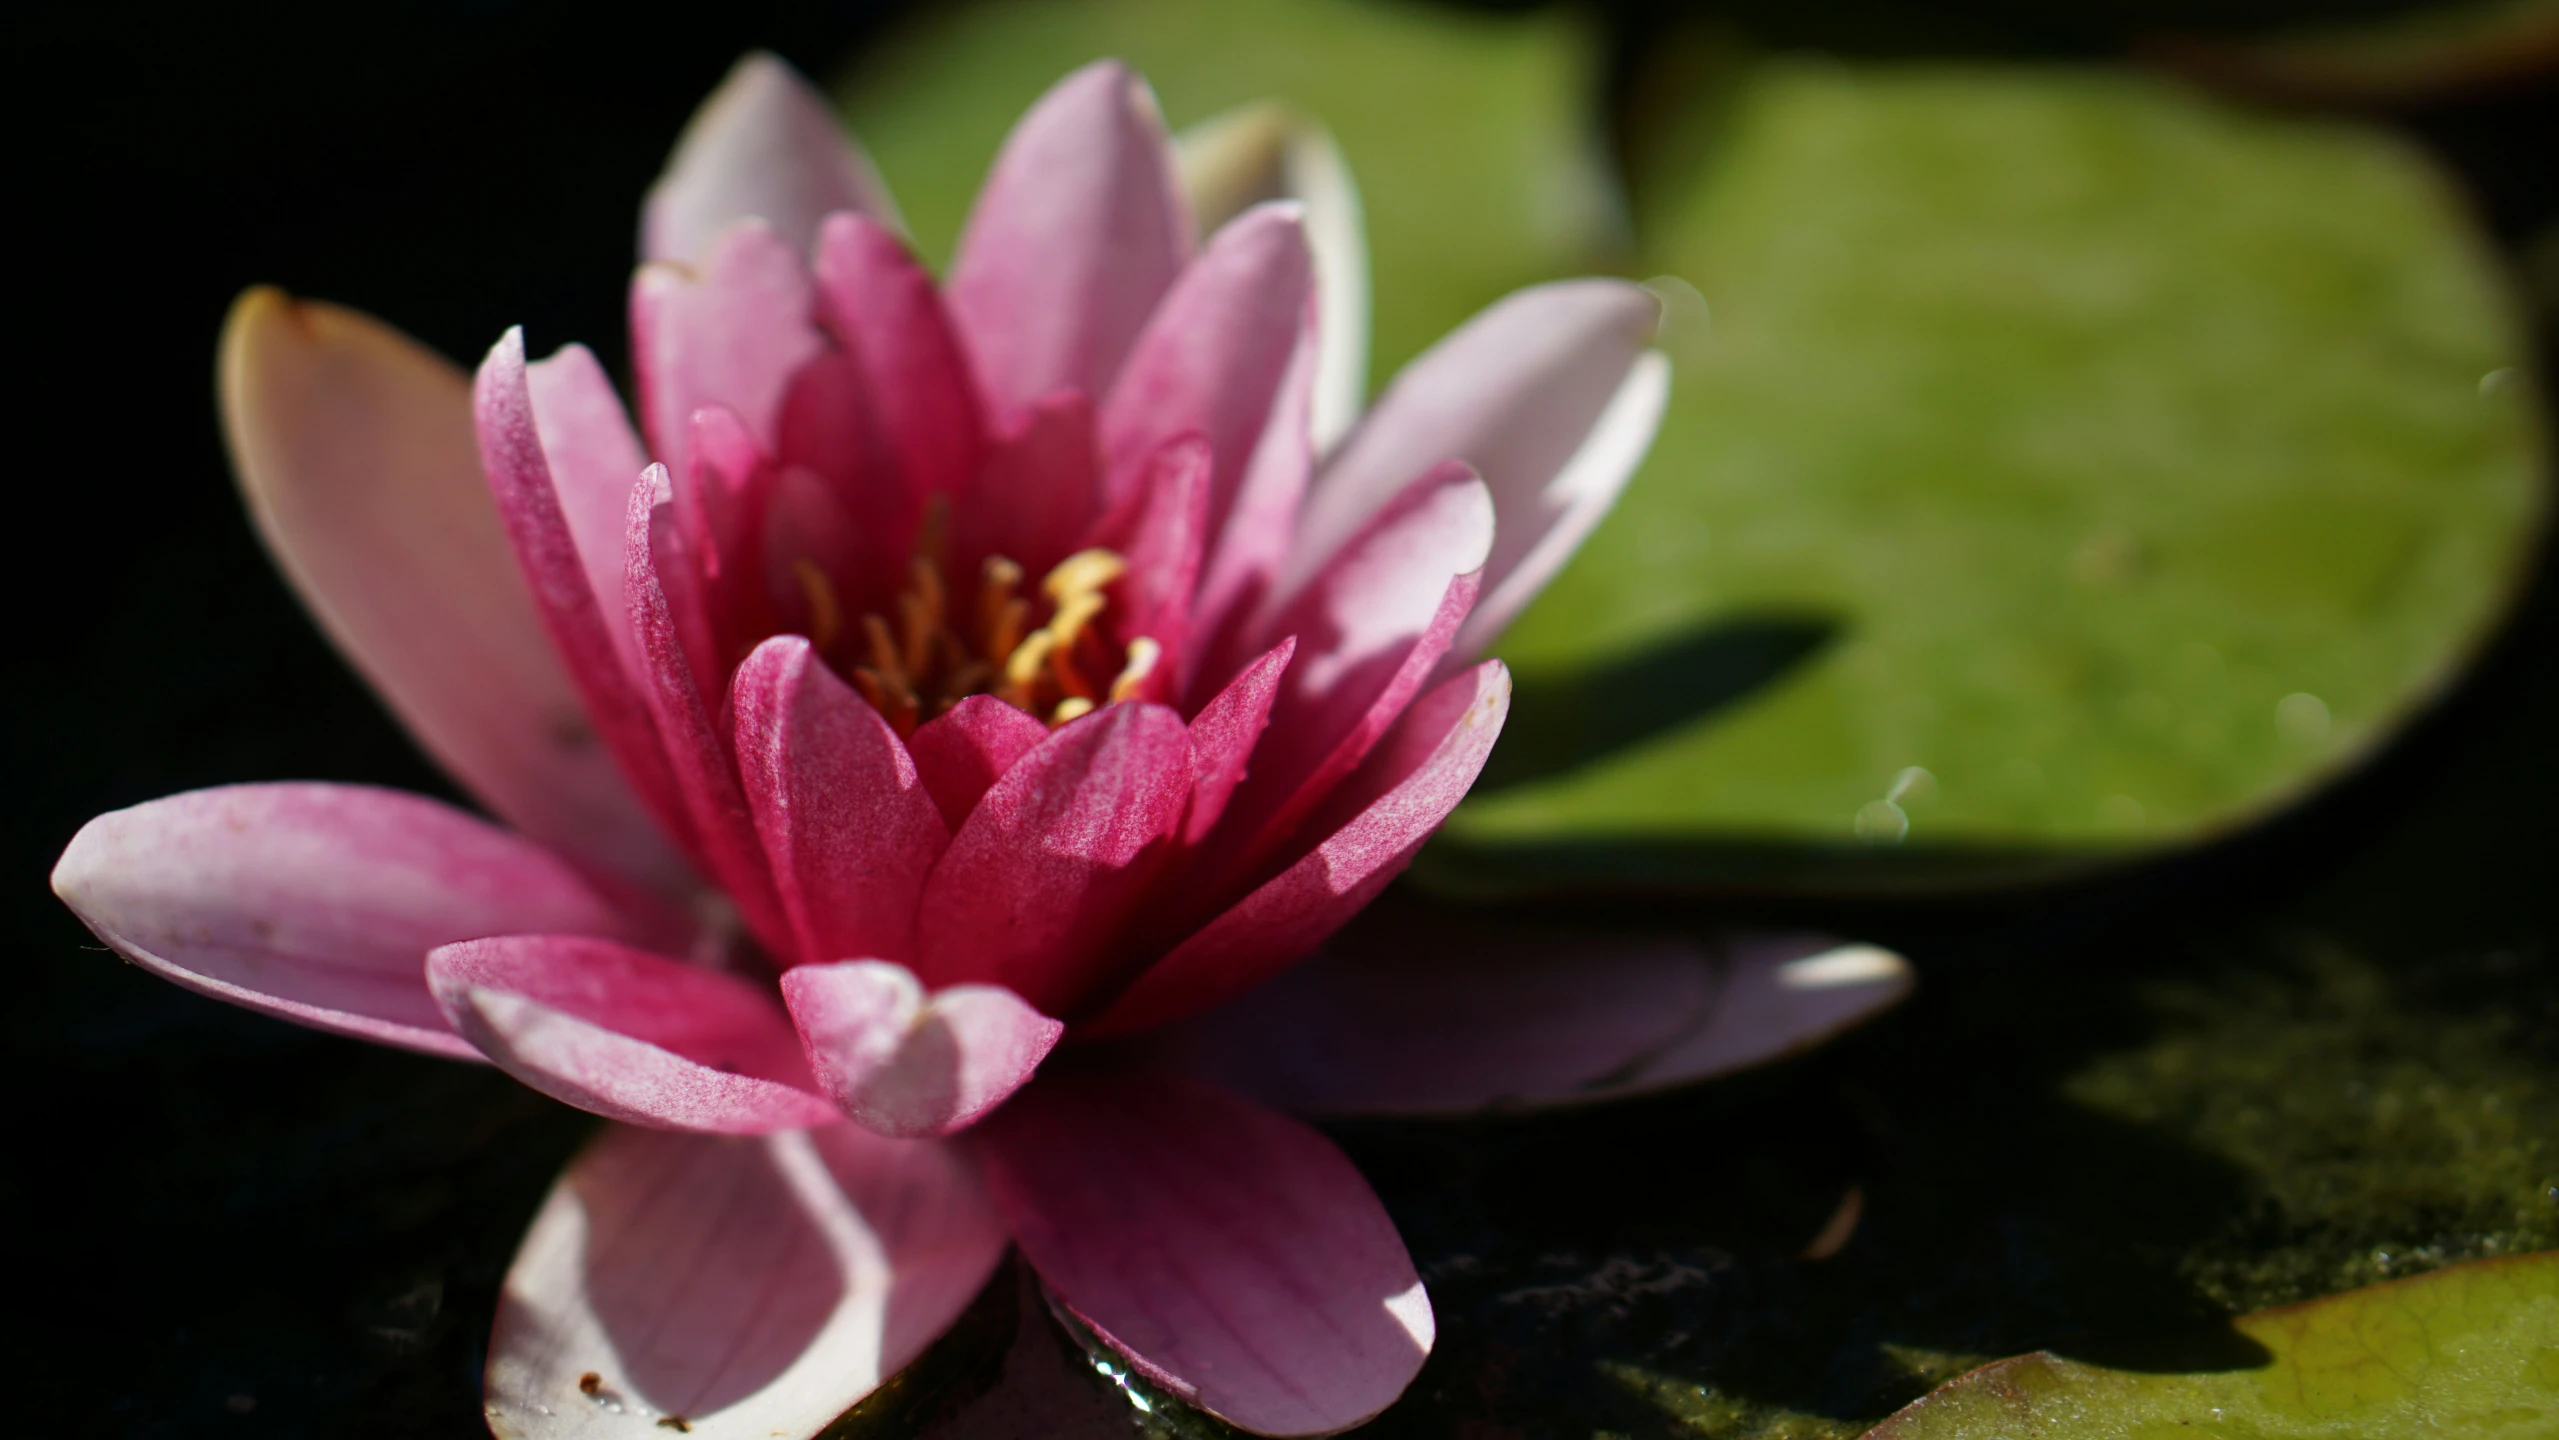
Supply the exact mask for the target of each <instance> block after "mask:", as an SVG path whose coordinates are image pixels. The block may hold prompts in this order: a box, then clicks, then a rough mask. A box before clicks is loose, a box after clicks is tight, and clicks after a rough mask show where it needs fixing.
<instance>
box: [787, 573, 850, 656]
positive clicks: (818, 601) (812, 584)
mask: <svg viewBox="0 0 2559 1440" xmlns="http://www.w3.org/2000/svg"><path fill="white" fill-rule="evenodd" d="M791 573H792V574H793V575H795V576H797V577H799V581H800V594H801V595H803V596H805V597H807V599H808V602H809V643H810V644H812V645H814V646H816V647H817V648H818V649H820V650H825V649H827V648H828V647H830V646H832V645H834V644H835V637H836V636H838V635H840V634H842V633H843V632H844V607H843V606H841V605H839V604H837V603H836V600H835V586H834V584H833V583H831V582H830V581H828V579H827V578H826V572H825V571H823V570H820V569H819V568H817V562H816V561H814V560H794V561H792V562H791Z"/></svg>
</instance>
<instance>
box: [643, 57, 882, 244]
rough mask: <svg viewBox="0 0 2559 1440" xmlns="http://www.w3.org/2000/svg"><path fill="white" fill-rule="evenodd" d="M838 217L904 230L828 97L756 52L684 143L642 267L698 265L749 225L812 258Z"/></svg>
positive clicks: (654, 206) (697, 115) (652, 220)
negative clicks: (731, 231)
mask: <svg viewBox="0 0 2559 1440" xmlns="http://www.w3.org/2000/svg"><path fill="white" fill-rule="evenodd" d="M838 210H858V211H861V212H862V213H864V214H866V215H873V216H877V217H878V218H879V219H881V220H884V221H886V222H887V223H888V224H890V225H892V226H894V225H896V224H898V223H899V222H898V218H897V206H896V205H895V204H894V203H893V202H892V201H891V200H890V199H889V192H888V187H887V186H885V185H883V184H881V183H880V175H879V172H878V171H877V170H875V169H873V168H872V166H871V157H869V156H868V155H865V154H863V153H862V147H861V146H860V145H858V144H855V143H854V140H853V137H852V135H851V134H850V133H849V132H847V131H846V130H845V128H844V126H843V123H842V122H841V121H839V120H838V119H836V116H835V111H834V110H833V108H831V107H830V106H828V104H827V103H826V97H825V96H823V95H821V94H819V93H818V92H817V88H816V87H815V86H812V85H811V84H809V82H808V81H806V80H804V79H802V78H800V74H799V72H798V71H796V70H793V69H792V68H791V67H790V66H789V65H788V64H786V63H784V62H783V60H782V59H781V57H779V56H776V55H773V54H770V53H768V52H766V51H762V50H758V51H755V52H754V53H752V54H749V55H747V56H745V57H744V58H742V59H740V60H739V61H738V62H737V64H736V65H735V66H733V67H731V69H730V70H729V74H728V78H727V79H725V80H723V81H721V82H720V88H719V89H717V90H714V91H712V92H711V96H710V98H709V99H707V100H704V101H703V102H702V106H701V108H700V109H698V110H695V111H694V112H693V118H692V119H691V120H690V121H688V122H687V123H686V124H685V127H684V133H683V134H682V135H680V136H678V137H676V142H675V153H674V154H672V155H669V156H668V157H667V162H666V171H665V173H664V174H662V175H660V176H658V179H657V183H656V184H654V185H651V186H650V187H649V198H648V200H647V202H646V203H644V204H643V205H642V206H641V208H640V258H641V259H642V260H677V261H682V262H684V263H687V264H691V263H694V262H696V261H699V260H701V259H702V258H703V257H704V256H705V255H707V254H709V253H710V249H711V244H712V242H713V241H714V240H716V239H718V238H719V235H720V232H721V231H723V230H726V229H727V228H728V227H729V226H730V225H732V224H734V223H735V222H737V221H739V220H743V219H745V218H746V217H747V216H750V215H753V216H756V217H758V218H760V219H761V220H763V221H764V223H766V224H767V225H770V226H772V227H773V232H774V233H775V234H776V235H779V236H780V237H782V241H783V243H785V244H787V245H789V246H790V247H791V248H793V249H794V250H797V251H799V252H800V253H802V254H807V253H808V249H809V246H810V244H811V242H813V241H814V240H815V239H816V238H817V233H818V222H820V221H821V220H824V219H825V218H826V217H827V216H829V215H831V214H833V213H835V212H836V211H838Z"/></svg>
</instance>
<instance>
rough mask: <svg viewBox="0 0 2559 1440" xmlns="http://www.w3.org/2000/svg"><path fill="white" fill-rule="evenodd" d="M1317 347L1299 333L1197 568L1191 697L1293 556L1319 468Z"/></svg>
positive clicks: (1237, 647)
mask: <svg viewBox="0 0 2559 1440" xmlns="http://www.w3.org/2000/svg"><path fill="white" fill-rule="evenodd" d="M1318 353H1319V352H1318V348H1317V344H1316V336H1315V333H1314V330H1313V329H1312V327H1309V328H1306V329H1302V330H1301V331H1300V332H1299V334H1298V339H1297V348H1296V350H1295V351H1294V352H1293V353H1292V355H1291V357H1290V360H1289V367H1288V373H1287V374H1286V375H1284V376H1283V377H1281V380H1280V387H1279V394H1278V396H1277V397H1276V398H1275V399H1273V400H1272V402H1271V413H1270V418H1269V419H1268V420H1267V421H1266V422H1265V423H1264V424H1263V426H1262V436H1261V440H1260V441H1259V443H1257V444H1256V445H1255V447H1254V449H1253V454H1252V458H1251V459H1250V460H1249V461H1248V462H1247V463H1246V464H1245V467H1244V475H1243V479H1242V481H1241V482H1240V483H1239V484H1238V485H1237V487H1236V491H1235V501H1234V504H1233V505H1232V506H1231V507H1230V508H1229V509H1228V510H1227V512H1226V521H1225V523H1224V524H1223V525H1222V526H1220V527H1218V529H1217V530H1216V532H1215V533H1214V535H1213V537H1212V538H1211V540H1210V543H1209V550H1208V557H1207V559H1206V560H1205V561H1204V562H1203V564H1202V565H1201V567H1200V570H1201V573H1200V583H1199V589H1198V592H1197V597H1196V598H1195V599H1194V600H1193V601H1192V606H1191V613H1192V622H1191V634H1192V637H1193V638H1192V641H1191V649H1192V652H1193V654H1194V655H1195V656H1196V657H1197V658H1196V660H1195V661H1194V663H1193V664H1192V665H1191V666H1190V667H1189V677H1190V683H1191V685H1192V687H1193V695H1194V698H1196V696H1197V690H1198V687H1199V686H1201V685H1204V684H1208V683H1212V677H1221V676H1224V675H1226V674H1228V673H1230V672H1231V671H1232V670H1233V669H1234V668H1235V666H1236V664H1237V663H1239V662H1240V661H1241V660H1242V659H1243V658H1244V656H1245V655H1246V654H1248V653H1249V651H1248V650H1247V648H1246V647H1247V646H1248V645H1249V643H1250V642H1251V641H1252V640H1253V639H1254V638H1255V637H1253V636H1251V635H1250V634H1248V633H1247V631H1246V626H1247V622H1248V621H1249V620H1250V619H1251V618H1252V616H1253V613H1254V612H1255V611H1256V610H1257V609H1259V608H1260V607H1261V604H1262V601H1263V600H1264V599H1265V598H1266V597H1267V596H1268V595H1269V593H1270V588H1271V586H1272V585H1273V584H1274V583H1276V582H1277V580H1278V578H1279V573H1280V568H1281V566H1282V565H1284V564H1285V563H1286V562H1287V560H1288V551H1289V544H1290V538H1291V537H1292V536H1294V535H1295V534H1296V533H1297V513H1298V508H1299V506H1300V505H1301V504H1302V503H1303V502H1304V500H1305V498H1306V482H1307V478H1308V477H1309V476H1310V475H1311V474H1313V473H1314V466H1315V446H1314V433H1313V430H1312V429H1311V427H1310V426H1309V424H1308V413H1309V406H1310V405H1311V403H1312V400H1313V395H1314V386H1315V379H1316V367H1317V364H1318Z"/></svg>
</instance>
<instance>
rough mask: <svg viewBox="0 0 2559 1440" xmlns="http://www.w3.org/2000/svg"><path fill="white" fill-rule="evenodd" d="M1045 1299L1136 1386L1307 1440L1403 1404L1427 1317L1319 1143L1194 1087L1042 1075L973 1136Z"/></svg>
mask: <svg viewBox="0 0 2559 1440" xmlns="http://www.w3.org/2000/svg"><path fill="white" fill-rule="evenodd" d="M971 1138H972V1140H975V1141H977V1142H978V1146H977V1148H978V1150H979V1152H980V1154H981V1155H982V1156H983V1157H984V1161H985V1170H986V1181H987V1188H988V1190H989V1191H990V1192H991V1193H992V1194H993V1195H994V1197H995V1203H996V1207H997V1208H998V1209H999V1210H1000V1211H1001V1212H1002V1213H1003V1215H1004V1217H1005V1219H1006V1220H1007V1221H1008V1222H1009V1223H1010V1224H1011V1225H1012V1227H1013V1236H1014V1240H1015V1242H1016V1243H1018V1244H1019V1245H1020V1246H1021V1247H1022V1253H1023V1255H1024V1256H1026V1257H1027V1258H1028V1259H1029V1260H1030V1262H1031V1264H1032V1265H1033V1266H1034V1267H1036V1268H1037V1269H1038V1270H1039V1272H1040V1278H1041V1279H1042V1280H1044V1281H1046V1282H1047V1284H1048V1286H1049V1288H1050V1290H1051V1291H1052V1292H1054V1293H1055V1294H1056V1295H1057V1296H1058V1298H1059V1299H1061V1300H1063V1301H1064V1302H1065V1303H1066V1305H1067V1306H1068V1307H1069V1308H1070V1309H1072V1310H1073V1311H1074V1312H1075V1314H1076V1315H1077V1316H1078V1317H1079V1318H1081V1319H1082V1320H1083V1321H1084V1322H1085V1323H1086V1324H1088V1325H1091V1326H1092V1327H1093V1329H1094V1330H1095V1331H1096V1332H1097V1333H1098V1334H1099V1335H1100V1336H1101V1337H1102V1339H1103V1340H1104V1341H1105V1342H1106V1343H1108V1344H1109V1345H1110V1346H1111V1347H1112V1348H1113V1349H1115V1350H1117V1351H1119V1352H1120V1353H1121V1354H1123V1355H1125V1356H1127V1357H1128V1358H1129V1360H1130V1361H1131V1362H1132V1363H1134V1364H1136V1365H1137V1366H1138V1367H1139V1368H1140V1369H1142V1370H1143V1371H1144V1372H1145V1373H1146V1374H1147V1375H1148V1376H1149V1378H1151V1379H1153V1380H1155V1381H1157V1382H1158V1383H1160V1384H1162V1385H1164V1386H1166V1387H1167V1388H1169V1389H1171V1390H1173V1391H1174V1392H1175V1393H1177V1394H1179V1395H1181V1396H1182V1398H1183V1399H1185V1400H1187V1401H1189V1402H1190V1403H1192V1404H1194V1405H1197V1406H1199V1407H1200V1408H1201V1409H1204V1410H1206V1411H1208V1412H1209V1413H1211V1414H1213V1415H1216V1416H1218V1417H1219V1418H1221V1419H1223V1420H1226V1421H1228V1422H1230V1423H1232V1424H1235V1425H1238V1426H1241V1427H1242V1428H1244V1429H1246V1430H1250V1431H1252V1432H1254V1433H1256V1434H1262V1435H1323V1434H1330V1433H1331V1432H1333V1431H1336V1430H1342V1429H1346V1428H1348V1427H1350V1426H1352V1425H1356V1424H1358V1423H1360V1422H1361V1421H1363V1420H1366V1419H1368V1418H1369V1417H1370V1416H1372V1415H1375V1414H1376V1413H1377V1412H1378V1411H1380V1410H1383V1409H1385V1408H1386V1407H1387V1405H1389V1404H1390V1403H1392V1402H1393V1401H1394V1399H1395V1397H1397V1396H1398V1395H1401V1394H1402V1393H1404V1387H1405V1386H1406V1385H1408V1384H1410V1383H1411V1382H1412V1379H1413V1376H1414V1374H1415V1373H1416V1372H1418V1371H1419V1370H1420V1369H1421V1365H1422V1361H1423V1360H1424V1359H1425V1358H1427V1357H1428V1356H1429V1354H1430V1348H1431V1341H1432V1339H1433V1336H1434V1333H1435V1325H1434V1321H1433V1318H1432V1315H1431V1309H1430V1299H1429V1297H1428V1296H1427V1295H1425V1294H1424V1293H1423V1290H1422V1283H1421V1281H1420V1280H1419V1279H1418V1278H1416V1277H1415V1275H1414V1273H1413V1262H1412V1259H1411V1257H1410V1256H1409V1255H1407V1254H1406V1253H1405V1250H1404V1242H1403V1240H1402V1239H1401V1237H1399V1236H1398V1235H1397V1234H1396V1233H1395V1225H1394V1222H1393V1221H1392V1220H1390V1219H1388V1218H1387V1215H1386V1211H1385V1208H1384V1207H1383V1206H1381V1205H1379V1204H1378V1203H1377V1197H1376V1195H1375V1194H1373V1193H1372V1192H1371V1191H1370V1190H1369V1188H1368V1182H1367V1181H1365V1180H1363V1179H1361V1178H1360V1174H1359V1171H1357V1170H1356V1169H1354V1168H1352V1166H1351V1163H1350V1161H1349V1160H1348V1159H1346V1158H1344V1156H1343V1155H1342V1152H1341V1151H1339V1150H1337V1149H1335V1148H1334V1147H1333V1144H1332V1142H1331V1141H1329V1140H1326V1139H1325V1138H1324V1137H1323V1136H1321V1135H1318V1134H1316V1133H1315V1132H1314V1131H1313V1130H1310V1129H1308V1128H1307V1127H1305V1126H1304V1125H1301V1124H1298V1123H1297V1122H1296V1121H1293V1120H1289V1119H1286V1118H1283V1117H1282V1116H1279V1115H1277V1114H1274V1113H1272V1112H1270V1111H1267V1110H1264V1109H1262V1108H1260V1107H1259V1106H1256V1105H1252V1104H1250V1103H1247V1102H1245V1101H1243V1100H1240V1099H1238V1098H1237V1097H1235V1096H1233V1095H1230V1094H1227V1093H1226V1092H1224V1091H1221V1090H1218V1089H1215V1088H1213V1087H1211V1086H1207V1085H1203V1084H1201V1083H1199V1082H1197V1081H1193V1080H1186V1079H1183V1078H1181V1077H1178V1076H1175V1075H1171V1074H1166V1073H1161V1072H1148V1071H1134V1072H1131V1071H1110V1070H1099V1071H1081V1072H1073V1073H1067V1074H1058V1075H1051V1076H1043V1077H1042V1078H1041V1079H1040V1081H1039V1082H1038V1083H1036V1084H1034V1085H1032V1086H1031V1087H1029V1088H1028V1089H1026V1090H1024V1091H1023V1092H1022V1094H1021V1095H1019V1096H1017V1097H1016V1098H1015V1099H1014V1101H1013V1103H1012V1104H1010V1105H1008V1106H1006V1107H1005V1108H1004V1109H1002V1110H999V1111H997V1112H996V1113H995V1114H994V1115H993V1116H990V1117H989V1118H988V1120H987V1122H986V1123H985V1124H984V1125H982V1126H980V1127H979V1128H978V1129H977V1130H975V1131H972V1132H971Z"/></svg>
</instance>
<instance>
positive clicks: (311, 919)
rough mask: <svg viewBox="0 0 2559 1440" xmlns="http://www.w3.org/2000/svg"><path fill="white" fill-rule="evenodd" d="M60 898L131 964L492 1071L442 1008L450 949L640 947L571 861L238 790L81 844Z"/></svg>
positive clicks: (115, 825)
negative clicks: (434, 992) (513, 943)
mask: <svg viewBox="0 0 2559 1440" xmlns="http://www.w3.org/2000/svg"><path fill="white" fill-rule="evenodd" d="M53 893H55V894H56V895H59V896H61V897H62V901H63V903H64V904H66V905H69V906H70V907H71V909H72V911H73V913H75V914H77V915H78V916H79V917H80V919H81V921H82V922H83V923H84V924H86V925H87V926H88V927H89V928H90V929H91V930H94V931H96V932H97V935H98V938H99V939H101V940H104V941H105V942H107V944H108V945H110V946H112V947H114V949H115V951H116V953H118V954H120V955H122V956H124V957H125V958H126V959H128V960H130V961H132V962H133V963H135V964H137V965H139V966H141V967H142V968H144V969H146V970H149V971H151V972H152V973H153V974H156V975H159V976H161V977H163V978H165V979H169V980H173V981H176V982H177V983H178V984H180V985H184V986H185V987H187V988H188V989H190V990H193V991H196V992H197V993H199V994H204V995H210V996H213V997H214V998H215V999H217V1000H228V1001H230V1002H231V1003H232V1004H235V1005H242V1006H246V1007H248V1008H249V1009H252V1010H258V1011H263V1012H265V1013H266V1014H269V1015H275V1016H279V1017H281V1018H283V1019H287V1020H293V1021H298V1022H299V1023H301V1024H304V1025H309V1026H313V1027H315V1028H317V1029H321V1030H329V1031H334V1032H336V1033H338V1034H341V1035H354V1036H358V1037H360V1038H363V1039H367V1040H377V1041H380V1042H382V1043H384V1044H389V1045H403V1046H406V1047H408V1048H410V1049H413V1050H424V1051H428V1052H429V1053H432V1054H437V1055H447V1056H452V1057H454V1058H457V1059H477V1058H479V1057H478V1054H477V1053H476V1052H475V1051H473V1050H472V1049H471V1047H470V1046H469V1045H468V1044H467V1043H465V1042H464V1041H463V1040H462V1039H461V1037H459V1036H457V1035H455V1034H454V1033H453V1032H452V1031H451V1030H450V1029H449V1028H448V1027H447V1026H446V1025H445V1023H444V1017H443V1015H442V1014H440V1013H439V1012H438V1011H437V1010H436V1006H435V999H434V997H433V996H431V995H429V994H428V993H427V987H426V969H425V966H426V954H427V952H428V951H429V950H431V949H433V948H435V947H436V946H438V945H442V944H445V943H447V942H450V941H454V940H463V939H469V938H471V937H473V936H478V935H487V934H491V933H496V932H504V931H514V930H545V931H561V932H569V933H585V934H593V935H617V936H624V937H636V936H638V935H639V934H641V933H642V931H641V927H640V926H639V924H638V923H637V922H635V921H634V920H632V919H629V918H627V917H625V916H624V915H622V914H620V913H618V912H617V911H616V910H615V909H614V907H613V906H611V905H610V904H608V903H607V902H606V901H605V899H604V898H603V897H602V896H600V895H598V894H597V893H596V892H595V890H594V889H593V888H591V887H590V886H588V885H587V884H586V882H584V881H582V880H580V879H579V878H578V876H577V873H576V872H575V871H574V870H571V869H570V868H569V867H568V865H566V864H565V863H563V862H562V861H561V860H560V859H559V858H558V857H556V856H554V855H552V854H550V853H549V852H547V851H545V850H543V849H542V847H541V846H539V845H536V844H534V843H533V842H531V841H529V840H525V839H523V838H521V837H518V836H515V835H510V834H508V833H507V832H505V831H503V830H500V829H498V828H496V827H495V826H493V825H490V824H488V823H487V822H486V821H482V820H477V819H474V818H472V817H471V816H468V815H465V814H463V813H462V812H461V811H459V810H455V809H452V808H450V807H448V806H445V805H440V804H438V803H436V802H435V801H433V800H428V799H425V798H423V797H420V796H416V795H403V794H401V793H399V792H397V791H393V790H375V789H370V788H367V787H364V786H359V785H320V784H285V785H230V786H225V787H223V788H221V789H216V790H196V791H191V792H189V793H187V794H184V795H172V796H170V797H168V798H167V799H164V800H154V801H151V802H149V803H148V804H143V805H137V806H134V807H133V808H132V809H130V810H117V811H113V812H110V813H108V814H105V815H101V816H99V817H98V818H97V819H95V820H92V821H90V822H89V823H88V824H87V825H85V826H82V827H81V830H80V833H79V834H78V835H76V836H74V837H72V841H71V844H70V846H69V848H67V849H65V850H64V851H63V852H62V859H61V860H60V861H58V862H57V863H56V864H55V865H54V868H53Z"/></svg>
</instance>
